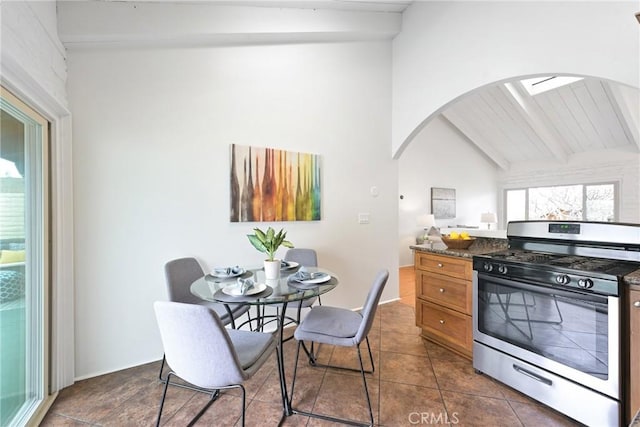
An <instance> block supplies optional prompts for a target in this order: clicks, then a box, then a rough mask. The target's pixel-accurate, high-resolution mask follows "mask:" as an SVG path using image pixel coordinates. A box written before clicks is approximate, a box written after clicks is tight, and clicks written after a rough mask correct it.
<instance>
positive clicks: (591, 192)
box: [506, 183, 617, 222]
mask: <svg viewBox="0 0 640 427" xmlns="http://www.w3.org/2000/svg"><path fill="white" fill-rule="evenodd" d="M615 207H616V184H612V183H609V184H588V185H582V184H576V185H563V186H554V187H532V188H524V189H516V190H507V191H506V210H507V212H506V218H507V221H516V220H526V219H529V220H536V219H543V220H586V221H606V222H612V221H616V216H617V213H616V210H615Z"/></svg>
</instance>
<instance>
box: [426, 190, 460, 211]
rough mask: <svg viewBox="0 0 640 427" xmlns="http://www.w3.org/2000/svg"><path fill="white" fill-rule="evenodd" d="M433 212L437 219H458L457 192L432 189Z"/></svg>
mask: <svg viewBox="0 0 640 427" xmlns="http://www.w3.org/2000/svg"><path fill="white" fill-rule="evenodd" d="M431 212H432V213H433V216H434V217H435V218H436V219H445V218H455V217H456V190H455V189H454V188H438V187H431Z"/></svg>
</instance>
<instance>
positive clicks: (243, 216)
mask: <svg viewBox="0 0 640 427" xmlns="http://www.w3.org/2000/svg"><path fill="white" fill-rule="evenodd" d="M230 151H231V153H230V156H231V168H230V175H231V177H230V181H231V191H230V195H231V207H230V220H231V222H272V221H318V220H320V218H321V211H322V209H321V197H320V187H321V186H320V182H321V179H320V177H321V175H320V169H321V165H320V156H319V155H317V154H309V153H298V152H293V151H285V150H277V149H275V148H264V147H253V146H247V145H237V144H231V147H230Z"/></svg>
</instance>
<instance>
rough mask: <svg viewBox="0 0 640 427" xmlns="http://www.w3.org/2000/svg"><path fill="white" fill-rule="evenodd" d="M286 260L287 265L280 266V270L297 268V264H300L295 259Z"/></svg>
mask: <svg viewBox="0 0 640 427" xmlns="http://www.w3.org/2000/svg"><path fill="white" fill-rule="evenodd" d="M285 262H286V263H287V265H286V266H284V267H280V270H291V269H293V268H296V267H297V266H299V265H300V264H298V263H297V262H295V261H285Z"/></svg>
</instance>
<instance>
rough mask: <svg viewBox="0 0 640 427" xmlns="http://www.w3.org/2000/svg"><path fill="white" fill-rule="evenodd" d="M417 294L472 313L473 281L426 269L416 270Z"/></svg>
mask: <svg viewBox="0 0 640 427" xmlns="http://www.w3.org/2000/svg"><path fill="white" fill-rule="evenodd" d="M416 285H417V286H416V296H417V297H418V298H423V299H427V300H429V301H431V302H434V303H436V304H440V305H443V306H445V307H448V308H451V309H453V310H457V311H460V312H462V313H464V314H471V308H472V305H471V304H472V298H471V291H472V286H471V282H469V281H468V280H463V279H456V278H452V277H449V276H443V275H441V274H433V273H430V272H426V271H420V270H417V271H416Z"/></svg>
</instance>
